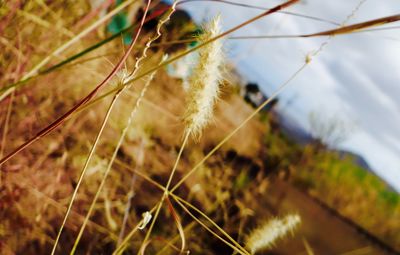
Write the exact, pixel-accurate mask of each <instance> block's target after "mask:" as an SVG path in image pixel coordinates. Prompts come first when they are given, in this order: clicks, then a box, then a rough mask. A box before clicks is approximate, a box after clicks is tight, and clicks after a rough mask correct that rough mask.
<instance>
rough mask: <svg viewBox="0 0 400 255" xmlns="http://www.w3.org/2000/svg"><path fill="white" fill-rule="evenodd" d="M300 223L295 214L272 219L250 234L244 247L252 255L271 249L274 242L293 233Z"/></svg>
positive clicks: (298, 217)
mask: <svg viewBox="0 0 400 255" xmlns="http://www.w3.org/2000/svg"><path fill="white" fill-rule="evenodd" d="M300 222H301V219H300V216H299V215H297V214H290V215H287V216H286V217H285V218H283V219H272V220H270V221H268V222H266V223H265V224H263V225H262V226H260V227H259V228H256V229H255V230H253V231H252V232H251V233H250V235H249V236H248V237H247V239H246V246H247V248H248V249H249V250H250V251H251V253H252V254H255V253H256V252H258V251H261V250H264V249H268V248H271V246H273V244H274V243H275V241H276V240H278V239H280V238H282V237H284V236H285V235H287V234H288V233H289V232H293V230H294V229H295V228H296V227H297V226H298V225H299V224H300Z"/></svg>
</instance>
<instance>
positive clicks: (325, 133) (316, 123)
mask: <svg viewBox="0 0 400 255" xmlns="http://www.w3.org/2000/svg"><path fill="white" fill-rule="evenodd" d="M309 124H310V133H311V135H312V137H313V138H314V139H316V141H318V142H320V143H322V144H323V145H326V146H328V147H336V146H337V145H339V144H340V143H343V142H344V141H345V140H346V139H347V138H348V137H349V135H350V134H351V133H352V132H353V131H354V128H353V127H354V126H353V125H352V124H350V123H349V122H348V121H345V120H344V119H343V118H340V117H337V116H326V113H323V112H311V113H310V115H309Z"/></svg>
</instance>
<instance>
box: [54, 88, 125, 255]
mask: <svg viewBox="0 0 400 255" xmlns="http://www.w3.org/2000/svg"><path fill="white" fill-rule="evenodd" d="M115 97H118V94H116V95H115ZM115 97H114V98H115ZM115 102H116V101H115V100H113V101H112V102H111V104H110V105H109V106H108V109H107V113H106V115H105V117H104V119H103V122H102V124H101V127H100V130H99V132H98V133H97V136H96V139H95V141H94V143H93V145H92V148H91V149H90V152H89V155H88V157H87V158H86V162H85V165H84V166H83V169H82V171H81V174H80V176H79V179H78V182H77V184H76V187H75V189H74V192H73V194H72V197H71V199H70V202H69V205H68V208H67V212H66V214H65V216H64V219H63V222H62V224H61V227H60V229H59V231H58V234H57V237H56V240H55V242H54V245H53V249H52V251H51V255H54V254H55V252H56V248H57V245H58V242H59V240H60V237H61V233H62V231H63V229H64V226H65V223H66V222H67V219H68V216H69V214H70V213H71V209H72V205H73V203H74V201H75V198H76V195H77V194H78V190H79V187H80V186H81V183H82V181H83V177H84V176H85V174H86V171H87V169H88V166H89V163H90V160H91V159H92V156H93V155H94V153H95V151H96V147H97V144H98V143H99V140H100V137H101V135H102V134H103V131H104V128H105V126H106V124H107V121H108V118H109V117H110V114H111V112H112V109H113V107H114V105H115Z"/></svg>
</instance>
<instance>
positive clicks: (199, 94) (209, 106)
mask: <svg viewBox="0 0 400 255" xmlns="http://www.w3.org/2000/svg"><path fill="white" fill-rule="evenodd" d="M220 33H221V27H220V17H219V16H217V17H216V18H214V19H213V20H212V21H211V22H210V23H208V24H207V25H206V26H205V27H204V33H203V34H202V35H201V36H200V38H199V41H200V43H204V42H207V41H208V40H209V39H211V38H213V37H215V36H216V35H218V34H220ZM222 64H223V51H222V42H221V40H216V41H214V42H212V43H209V44H208V45H206V46H205V47H203V48H201V49H200V50H199V58H198V63H197V65H196V66H195V67H194V69H193V74H192V75H191V77H189V86H190V87H189V91H188V105H187V109H186V112H185V115H184V122H185V126H186V130H185V133H186V135H188V134H190V135H193V136H194V137H195V138H198V137H199V136H200V135H201V132H202V130H203V128H204V127H205V126H206V125H207V123H208V122H209V121H210V120H211V119H212V115H213V109H214V105H215V101H216V100H217V98H218V94H219V85H220V81H221V77H222V76H221V69H222Z"/></svg>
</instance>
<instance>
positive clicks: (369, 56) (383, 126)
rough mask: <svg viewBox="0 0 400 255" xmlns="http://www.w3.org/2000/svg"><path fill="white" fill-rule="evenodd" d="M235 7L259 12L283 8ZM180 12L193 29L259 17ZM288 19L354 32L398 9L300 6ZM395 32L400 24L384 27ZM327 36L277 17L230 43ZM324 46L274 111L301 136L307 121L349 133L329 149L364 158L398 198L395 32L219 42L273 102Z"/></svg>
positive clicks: (317, 2)
mask: <svg viewBox="0 0 400 255" xmlns="http://www.w3.org/2000/svg"><path fill="white" fill-rule="evenodd" d="M234 1H235V0H234ZM236 2H241V3H246V4H252V5H257V6H260V7H266V8H269V7H273V6H275V5H277V4H279V3H282V1H277V0H268V1H266V0H247V1H239V0H236ZM357 6H358V8H357ZM180 8H184V9H186V10H188V11H189V12H190V13H191V15H192V16H193V18H194V19H195V20H196V21H197V22H204V21H207V20H209V19H210V18H212V17H213V16H215V15H217V14H220V15H221V18H222V23H223V24H222V26H223V29H224V30H226V29H229V28H232V27H233V26H235V25H237V24H239V23H241V22H243V21H245V20H247V19H249V18H251V17H253V16H255V15H257V14H259V13H261V12H262V11H261V10H257V9H249V8H243V7H237V6H231V5H226V4H222V3H216V2H190V3H186V4H183V5H181V7H180ZM287 11H291V12H296V13H301V14H305V15H309V16H315V17H319V18H323V19H325V20H329V21H333V22H336V23H338V24H342V23H343V22H345V21H346V20H347V23H346V24H353V23H357V22H362V21H367V20H371V19H376V18H381V17H384V16H390V15H394V14H398V13H400V4H399V2H398V0H363V1H360V0H336V1H321V0H303V1H301V2H300V3H299V4H297V5H294V6H292V7H290V8H289V9H287ZM396 25H397V26H399V25H400V24H398V23H397V24H396V23H393V24H389V25H385V27H390V26H396ZM332 28H335V25H333V24H331V23H329V22H321V21H316V20H311V19H305V18H302V17H297V16H292V15H288V14H280V13H277V14H273V15H271V16H268V17H265V18H263V19H261V20H258V21H256V22H254V23H252V24H250V25H248V26H247V27H245V28H243V29H241V30H240V31H237V32H235V33H234V34H233V36H254V35H288V34H307V33H314V32H319V31H323V30H327V29H332ZM327 40H328V41H327ZM324 42H327V45H326V46H325V47H324V48H323V50H322V51H321V52H320V53H319V54H318V55H317V56H315V57H313V59H312V61H311V63H310V64H309V65H308V66H307V67H306V68H305V69H304V70H303V71H302V72H300V74H299V75H298V76H296V78H295V79H294V80H293V81H291V82H290V84H289V86H288V87H287V88H286V89H285V90H284V91H283V92H282V93H281V94H280V95H279V100H280V104H279V106H278V107H279V108H278V110H279V111H281V112H283V113H284V114H285V115H287V116H288V118H291V119H293V120H295V121H296V122H297V123H298V124H299V125H300V126H302V127H303V128H304V129H306V130H308V131H310V129H311V127H310V114H315V115H316V116H319V118H320V119H321V121H323V120H324V119H326V120H328V121H332V120H340V122H342V123H345V125H346V126H348V127H349V130H351V131H348V132H347V134H346V137H347V138H346V140H345V141H344V142H342V143H339V144H337V145H336V146H337V147H338V148H340V149H344V150H349V151H351V152H354V153H357V154H359V155H360V156H362V157H364V159H365V160H366V161H367V162H368V164H369V165H370V166H371V168H372V169H373V170H374V171H375V173H376V174H377V175H379V176H380V177H381V178H382V179H384V180H386V181H387V182H388V183H389V184H390V185H391V186H392V187H394V188H395V189H396V190H397V191H400V132H399V130H400V84H399V82H400V29H395V30H386V31H374V32H365V33H358V34H351V35H343V36H336V37H333V38H332V39H328V38H326V37H320V38H291V39H287V38H286V39H246V40H225V43H224V45H225V48H226V54H227V56H228V57H229V59H230V61H231V62H232V63H234V64H235V65H236V66H237V68H238V69H239V71H240V73H241V74H242V75H243V76H244V77H245V78H246V79H247V80H248V81H249V82H257V83H258V84H259V86H260V87H261V88H262V90H263V91H264V92H265V93H266V94H272V93H273V92H274V91H275V90H276V89H277V88H278V87H279V86H280V85H281V84H282V83H284V82H285V81H286V80H287V79H288V78H289V77H290V76H292V75H293V73H294V72H295V71H296V70H297V69H298V68H299V67H300V66H301V65H302V64H303V63H304V61H305V59H306V56H307V55H308V54H310V53H313V52H315V51H316V50H317V49H318V48H319V47H320V45H321V44H322V43H324Z"/></svg>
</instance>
